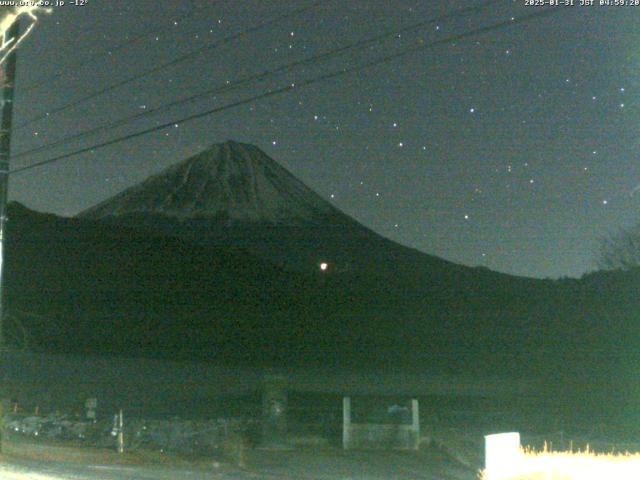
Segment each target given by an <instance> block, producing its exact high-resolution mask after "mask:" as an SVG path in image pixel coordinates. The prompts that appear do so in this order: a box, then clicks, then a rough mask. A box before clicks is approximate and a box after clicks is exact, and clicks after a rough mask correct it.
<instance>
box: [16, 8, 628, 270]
mask: <svg viewBox="0 0 640 480" xmlns="http://www.w3.org/2000/svg"><path fill="white" fill-rule="evenodd" d="M482 3H484V2H479V1H473V2H472V1H470V0H465V1H462V0H460V1H455V0H447V1H442V0H433V1H429V2H426V1H421V0H368V1H366V2H365V1H359V0H358V1H355V0H349V1H346V0H325V1H320V2H314V1H313V0H278V1H275V0H240V1H229V0H219V1H216V0H192V1H184V2H175V1H173V0H136V1H125V0H108V1H107V0H87V1H86V5H84V6H73V5H69V2H67V5H65V6H62V7H56V8H54V9H53V12H52V13H51V14H50V15H43V16H41V17H40V22H39V23H38V25H37V26H36V28H35V30H34V33H33V34H32V36H31V37H30V38H29V39H28V40H27V41H26V42H25V43H24V44H23V47H22V49H21V50H20V52H19V58H18V73H17V90H16V101H15V109H14V125H16V131H15V134H14V138H13V144H12V151H13V154H14V155H15V158H14V159H13V160H12V167H14V168H16V167H18V168H19V167H22V166H26V165H29V164H32V163H34V162H38V161H41V160H44V159H47V158H50V157H53V156H56V155H60V154H64V153H66V152H71V151H74V150H77V149H81V148H84V147H88V146H91V145H94V144H98V143H101V142H104V141H105V140H108V139H111V138H115V137H118V136H122V135H125V134H127V133H130V132H133V131H137V130H142V129H144V128H147V127H150V126H154V125H160V124H164V123H167V122H173V121H174V120H176V123H175V125H173V126H172V127H170V128H166V129H164V130H160V131H158V132H154V133H151V134H148V135H145V136H141V137H138V138H135V139H133V140H131V141H127V142H122V143H119V144H115V145H112V146H109V147H106V148H100V149H97V150H94V151H89V152H87V153H84V154H82V155H79V156H75V157H72V158H69V159H66V160H63V161H60V162H56V163H53V164H49V165H46V166H44V167H42V168H37V169H33V170H28V171H24V172H21V173H16V174H13V175H12V176H11V184H10V197H11V198H12V199H13V200H17V201H20V202H22V203H24V204H25V205H27V206H28V207H30V208H33V209H35V210H39V211H46V212H53V213H56V214H60V215H74V214H76V213H77V212H79V211H81V210H83V209H85V208H87V207H90V206H92V205H94V204H95V203H97V202H99V201H101V200H103V199H105V198H107V197H109V196H111V195H114V194H115V193H117V192H119V191H121V190H123V189H124V188H126V187H128V186H131V185H133V184H135V183H137V182H140V181H142V180H144V179H145V178H146V177H147V176H149V175H150V174H153V173H156V172H158V171H159V170H161V169H163V168H165V167H167V166H168V165H171V164H172V163H175V162H177V161H179V160H182V159H184V158H186V157H188V156H190V155H192V154H194V153H197V152H198V151H200V150H202V149H204V148H206V147H207V146H208V145H210V144H212V143H217V142H222V141H226V140H228V139H234V140H237V141H241V142H247V143H252V144H255V145H258V146H259V147H261V148H262V149H263V150H264V151H265V152H267V153H268V154H269V155H270V156H272V157H273V158H274V159H276V160H277V161H279V162H280V163H281V164H283V165H284V166H285V167H286V168H288V169H289V170H290V171H291V172H292V173H293V174H295V175H296V176H297V177H299V178H300V179H302V180H303V181H304V182H305V183H307V185H309V186H310V187H311V188H313V189H314V190H316V191H317V192H318V193H319V194H320V195H322V196H323V197H324V198H326V199H327V200H328V201H330V202H332V203H333V204H334V205H335V206H337V207H338V208H340V209H342V210H343V211H344V212H346V213H348V214H349V215H351V216H353V217H354V218H356V219H357V220H359V221H360V222H362V223H363V224H365V225H367V226H368V227H370V228H372V229H374V230H375V231H377V232H379V233H381V234H382V235H384V236H386V237H388V238H391V239H393V240H396V241H398V242H400V243H402V244H404V245H408V246H411V247H414V248H417V249H419V250H421V251H424V252H427V253H430V254H434V255H438V256H441V257H443V258H446V259H449V260H452V261H455V262H459V263H463V264H466V265H474V266H475V265H482V266H486V267H488V268H491V269H494V270H498V271H501V272H507V273H512V274H517V275H524V276H532V277H552V278H556V277H561V276H580V275H581V274H583V273H584V272H586V271H590V270H593V269H594V268H595V263H594V258H595V256H596V253H597V249H598V243H599V240H600V239H601V238H602V237H604V236H606V235H607V234H610V233H612V232H615V231H616V230H617V229H619V228H621V227H624V226H627V225H630V224H632V223H634V222H635V221H637V220H638V206H639V205H640V192H637V190H634V189H637V187H638V185H639V184H640V163H639V162H638V161H637V155H638V153H639V152H640V145H639V143H638V142H639V139H640V135H639V133H640V132H639V129H640V6H639V7H630V6H625V7H599V6H579V5H577V4H578V3H579V0H575V3H576V5H575V6H573V7H553V8H554V9H555V10H556V11H554V12H553V13H552V14H550V15H548V16H546V17H539V18H535V19H532V20H531V21H529V22H526V23H518V22H517V21H515V20H514V21H513V24H512V25H508V26H506V27H505V28H500V29H498V30H495V31H492V32H489V33H487V34H483V35H477V36H471V37H467V38H463V39H460V40H457V41H450V42H447V43H444V44H440V45H438V46H436V47H428V46H429V44H430V43H432V42H436V41H440V40H443V39H447V38H449V37H452V36H456V35H459V34H462V33H464V32H468V31H471V30H475V29H478V28H482V27H485V26H488V25H492V24H496V23H500V22H505V21H511V19H512V18H513V19H517V18H519V17H521V16H524V15H528V14H531V13H534V12H536V11H539V10H540V7H534V6H528V5H526V4H525V0H516V1H510V0H504V1H498V2H493V3H492V4H490V5H488V6H486V8H484V9H478V10H477V11H474V12H471V13H468V14H466V15H456V16H453V17H451V18H449V19H442V20H438V21H435V22H433V23H429V24H426V23H425V22H426V21H427V20H430V19H436V18H438V17H441V16H443V15H445V14H447V13H449V12H454V11H456V10H457V9H461V8H466V7H469V6H472V5H480V4H482ZM596 3H598V2H596ZM305 7H309V8H307V9H305ZM301 9H303V11H301V12H299V13H292V12H295V11H296V10H301ZM281 17H285V18H281ZM277 18H281V19H280V20H277V21H275V19H277ZM272 20H274V21H272ZM265 22H267V23H268V22H270V23H269V24H268V25H267V26H265V27H263V28H256V27H257V26H259V25H261V24H262V23H265ZM420 23H422V27H421V28H419V29H417V30H415V31H405V32H404V33H401V34H398V35H389V36H388V37H387V38H386V39H384V40H379V41H377V42H374V43H371V44H368V45H366V46H365V47H362V48H354V49H351V50H349V51H345V52H343V54H341V55H335V56H331V57H330V58H327V59H325V60H324V61H314V62H310V63H308V64H306V65H303V66H300V67H299V68H295V69H290V70H285V71H281V72H280V73H277V74H275V75H272V76H268V77H265V78H264V79H263V80H262V81H259V82H252V83H250V84H248V85H246V86H244V87H243V88H238V89H236V90H233V91H229V92H226V93H221V94H218V95H215V96H214V95H211V96H205V97H203V98H200V99H199V100H198V101H195V102H191V103H186V104H183V105H178V106H175V107H173V108H171V109H168V110H165V111H161V112H158V113H157V114H153V115H149V116H146V117H140V118H138V119H135V120H134V121H132V122H130V123H128V124H125V125H121V126H119V127H117V128H114V129H110V130H107V131H103V132H99V133H98V134H96V135H93V136H89V137H86V138H82V139H79V140H77V141H73V142H71V143H68V144H63V145H60V146H58V147H56V148H47V149H45V150H43V151H40V152H37V153H35V154H29V155H22V156H21V155H20V153H21V152H25V151H29V150H31V149H34V148H36V147H39V146H41V145H46V144H48V143H50V142H52V141H56V140H58V139H62V138H64V137H67V136H69V135H73V134H75V133H77V132H81V131H83V130H86V129H89V128H93V127H96V126H101V125H103V124H107V123H109V122H113V121H114V120H117V119H120V118H124V117H128V116H131V115H135V114H138V113H141V112H145V111H147V110H152V109H155V108H157V107H159V106H161V105H163V104H165V103H168V102H171V101H174V100H176V99H180V98H183V97H186V96H189V95H193V94H195V93H199V92H203V91H206V90H210V89H213V88H215V87H218V86H224V85H226V84H228V83H231V84H232V83H233V82H234V81H237V80H238V79H242V78H245V77H247V76H251V75H254V74H258V73H261V72H264V71H269V70H273V69H276V68H278V67H280V66H282V65H287V64H289V63H292V62H296V61H298V60H301V59H304V58H307V57H310V56H313V55H318V54H321V53H324V52H326V51H330V50H333V49H337V48H340V47H342V46H345V45H349V44H352V43H354V42H359V41H362V40H365V39H369V38H371V37H374V36H377V35H380V34H381V33H384V32H389V33H391V34H392V33H394V32H398V31H400V30H402V29H405V30H407V27H409V26H412V25H415V24H420ZM239 33H242V34H240V35H238V34H239ZM230 36H235V37H236V38H234V39H233V40H231V41H226V42H221V40H222V39H225V38H228V37H230ZM214 43H217V44H218V47H217V48H208V49H201V50H202V51H201V52H200V53H199V54H194V55H192V56H191V57H190V58H189V59H188V60H187V61H184V62H179V63H176V64H174V65H171V66H167V67H166V68H161V69H158V71H156V72H154V73H153V74H149V75H146V76H145V77H144V78H142V79H140V80H138V81H134V82H128V83H126V85H124V86H123V87H122V88H116V89H113V90H111V91H108V92H106V93H105V94H103V95H99V96H95V97H94V98H92V99H90V100H88V101H83V102H79V103H78V104H77V105H75V106H73V107H72V108H67V109H65V110H62V111H59V112H56V110H59V109H60V107H63V106H65V105H67V104H69V103H70V102H74V101H76V100H78V99H82V98H84V97H87V96H90V94H92V93H94V92H97V91H99V90H101V89H104V88H105V87H107V86H109V85H111V84H114V83H116V82H119V81H123V80H126V79H127V78H130V77H132V76H134V75H136V74H138V73H140V72H144V71H147V70H149V69H152V68H154V67H157V66H158V65H163V64H165V63H167V62H169V61H171V60H173V59H175V58H177V57H180V56H183V55H185V54H188V53H189V52H192V51H194V50H196V49H199V48H200V47H204V46H205V45H212V44H214ZM417 47H424V48H417ZM406 49H414V50H415V51H414V52H413V53H411V54H407V55H404V56H402V57H399V58H396V59H395V60H391V61H386V62H382V63H376V62H375V59H377V58H380V57H387V56H392V55H394V54H397V53H400V52H403V51H404V50H406ZM368 62H371V63H374V65H373V66H372V67H370V68H367V69H363V70H359V71H356V72H354V73H351V74H348V75H344V76H338V77H335V78H328V79H326V80H325V81H319V82H316V83H313V84H311V85H308V86H302V87H300V88H293V89H292V90H291V91H288V92H286V93H284V94H282V95H274V96H271V97H268V98H262V99H258V100H255V101H252V102H248V103H244V104H242V105H239V106H237V107H235V108H229V109H226V110H222V111H220V112H218V113H216V114H213V115H210V116H207V117H204V118H201V119H198V120H195V121H191V122H181V121H179V120H180V119H181V118H183V117H186V116H188V115H190V114H193V113H197V112H200V111H204V110H209V109H212V108H215V107H217V106H223V105H226V104H230V103H233V102H237V101H238V100H241V99H245V98H250V97H252V96H258V95H260V94H262V93H264V92H267V91H270V90H274V89H278V88H281V87H283V86H286V85H291V84H294V85H295V84H296V82H297V83H298V85H300V84H303V83H304V81H305V80H306V79H310V78H314V77H318V76H320V75H324V74H327V73H330V72H334V71H340V70H341V69H344V68H352V67H354V66H357V65H360V64H364V63H368ZM34 119H37V120H35V121H34ZM634 191H635V192H636V193H634Z"/></svg>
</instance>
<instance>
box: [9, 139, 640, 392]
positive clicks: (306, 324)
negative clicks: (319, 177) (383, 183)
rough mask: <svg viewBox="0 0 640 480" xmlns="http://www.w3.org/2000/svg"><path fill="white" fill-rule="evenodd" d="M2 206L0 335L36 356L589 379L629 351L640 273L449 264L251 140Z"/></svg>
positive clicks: (622, 367) (622, 366) (623, 365)
mask: <svg viewBox="0 0 640 480" xmlns="http://www.w3.org/2000/svg"><path fill="white" fill-rule="evenodd" d="M9 216H10V222H9V223H8V242H7V243H8V246H7V270H6V278H7V291H6V299H7V305H8V312H9V316H8V319H7V320H8V327H7V328H8V335H7V336H8V338H9V339H10V340H12V341H15V342H16V343H26V344H27V345H28V348H30V349H33V350H44V351H51V352H76V353H91V354H107V355H127V356H148V357H158V358H172V359H176V358H182V359H190V360H193V359H199V360H208V361H214V362H219V363H227V364H244V365H255V366H267V365H292V364H296V365H302V364H323V365H334V366H335V367H336V368H340V367H367V368H371V367H387V366H390V365H395V366H400V365H402V366H406V367H410V368H418V369H426V370H433V371H436V370H438V371H447V372H474V371H478V372H511V373H522V372H527V374H531V375H534V374H541V375H549V374H553V375H562V372H572V373H574V372H578V371H583V372H586V371H588V372H589V374H590V375H592V374H593V375H600V377H601V378H602V379H606V378H607V376H608V374H609V373H610V372H611V371H612V370H614V369H615V370H616V371H617V372H619V373H620V374H621V375H622V374H623V373H624V372H628V373H629V375H632V373H633V372H632V371H631V370H630V367H628V365H630V362H629V360H630V359H634V358H635V357H637V356H638V353H637V351H638V350H639V349H638V348H637V344H638V341H637V339H638V338H640V337H638V334H639V333H640V329H639V328H638V325H637V324H638V322H637V312H638V311H639V309H638V307H639V306H640V302H639V300H638V298H637V297H638V295H637V291H638V288H637V287H638V285H639V283H640V282H639V278H640V275H638V272H633V271H631V272H624V273H623V272H617V273H615V272H612V273H599V274H593V275H589V276H587V277H585V278H583V279H581V280H563V281H551V280H535V279H526V278H518V277H513V276H508V275H504V274H500V273H496V272H492V271H490V270H488V269H484V268H471V267H465V266H461V265H456V264H453V263H451V262H448V261H445V260H443V259H440V258H437V257H433V256H430V255H427V254H424V253H421V252H418V251H416V250H413V249H410V248H407V247H404V246H401V245H399V244H397V243H394V242H392V241H390V240H388V239H385V238H383V237H381V236H379V235H377V234H376V233H374V232H373V231H371V230H369V229H368V228H366V227H365V226H363V225H361V224H359V223H358V222H357V221H355V220H354V219H352V218H350V217H349V216H347V215H345V214H344V213H342V212H340V211H339V210H338V209H336V208H335V207H333V206H332V205H331V204H329V203H328V202H326V201H325V200H324V199H322V198H321V197H320V196H319V195H317V194H316V193H314V192H313V191H312V190H311V189H309V188H308V187H307V186H305V185H304V184H303V183H302V182H301V181H299V180H298V179H296V178H295V177H294V176H293V175H291V174H290V173H289V172H288V171H286V170H285V169H284V168H283V167H281V166H279V165H278V164H277V163H276V162H275V161H274V160H272V159H271V158H269V157H268V156H267V155H266V154H264V153H263V152H262V151H261V150H259V149H258V148H257V147H254V146H251V145H245V144H240V143H235V142H227V143H224V144H219V145H214V146H212V147H211V148H210V149H208V150H206V151H204V152H202V153H200V154H198V155H196V156H194V157H192V158H190V159H187V160H185V161H183V162H181V163H178V164H176V165H174V166H172V167H170V168H168V169H166V170H165V171H163V172H160V173H159V174H158V175H155V176H152V177H150V178H149V179H148V180H146V181H144V182H142V183H140V184H138V185H136V186H133V187H131V188H129V189H127V190H125V191H124V192H122V193H120V194H118V195H116V196H115V197H113V198H111V199H108V200H106V201H105V202H102V203H101V204H99V205H97V206H95V207H93V208H90V209H88V210H86V211H85V212H82V213H81V214H80V215H78V216H77V217H75V218H62V217H57V216H54V215H49V214H42V213H37V212H34V211H31V210H29V209H27V208H25V207H23V206H21V205H19V204H11V205H10V209H9ZM321 262H325V263H327V269H326V270H321V269H320V268H319V264H320V263H321ZM631 363H633V362H631ZM636 363H637V362H636Z"/></svg>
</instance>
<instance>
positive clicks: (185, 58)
mask: <svg viewBox="0 0 640 480" xmlns="http://www.w3.org/2000/svg"><path fill="white" fill-rule="evenodd" d="M326 1H328V0H316V1H315V2H314V3H313V4H311V5H310V6H307V7H303V8H299V9H297V10H294V11H293V12H291V13H287V14H284V15H280V16H278V17H276V18H273V19H271V20H267V21H265V22H262V23H260V24H258V25H256V26H255V27H251V28H249V29H247V30H243V31H242V32H238V33H235V34H233V35H230V36H228V37H225V38H223V39H222V40H218V41H216V42H213V43H210V44H207V45H204V46H202V47H199V48H196V49H195V50H192V51H190V52H188V53H186V54H184V55H180V56H179V57H176V58H174V59H173V60H170V61H168V62H165V63H163V64H160V65H156V66H155V67H152V68H149V69H147V70H145V71H143V72H141V73H139V74H136V75H133V76H131V77H128V78H125V79H124V80H120V81H119V82H116V83H114V84H111V85H109V86H107V87H104V88H101V89H100V90H96V91H94V92H92V93H90V94H88V95H85V96H84V97H80V98H79V99H77V100H74V101H72V102H70V103H67V104H66V105H62V106H61V107H58V108H54V109H53V110H49V111H48V112H45V113H42V114H40V115H37V116H36V117H34V118H32V119H30V120H27V121H26V122H24V123H22V124H20V125H18V126H17V127H16V130H19V129H22V128H25V127H27V126H29V125H31V124H33V123H35V122H37V121H39V120H42V119H44V118H49V117H50V116H51V115H54V114H56V113H60V112H63V111H65V110H68V109H70V108H73V107H77V106H78V105H81V104H83V103H85V102H87V101H88V100H92V99H94V98H96V97H99V96H101V95H104V94H105V93H108V92H111V91H113V90H115V89H117V88H120V87H123V86H125V85H128V84H130V83H133V82H137V81H138V80H141V79H143V78H145V77H148V76H149V75H153V74H154V73H157V72H159V71H161V70H164V69H165V68H168V67H173V66H175V65H178V64H180V63H183V62H186V61H188V60H191V59H193V58H195V57H197V56H198V55H200V54H201V53H202V52H205V51H207V50H214V49H216V48H218V47H220V46H222V45H225V44H227V43H229V42H231V41H233V40H236V39H238V38H241V37H244V36H245V35H249V34H251V33H254V32H257V31H258V30H261V29H263V28H265V27H268V26H270V25H273V24H275V23H278V22H281V21H282V20H286V19H288V18H291V17H294V16H296V15H299V14H300V13H303V12H306V11H307V10H311V9H312V8H315V7H317V6H318V5H320V4H322V3H324V2H326Z"/></svg>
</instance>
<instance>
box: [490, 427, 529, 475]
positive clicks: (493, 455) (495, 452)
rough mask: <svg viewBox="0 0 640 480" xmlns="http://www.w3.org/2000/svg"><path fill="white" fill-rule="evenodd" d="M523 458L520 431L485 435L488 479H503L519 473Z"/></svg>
mask: <svg viewBox="0 0 640 480" xmlns="http://www.w3.org/2000/svg"><path fill="white" fill-rule="evenodd" d="M521 459H522V451H521V449H520V434H519V433H518V432H510V433H497V434H494V435H486V436H485V437H484V464H485V473H484V475H485V476H484V477H483V478H486V479H487V480H502V479H506V478H510V477H512V476H513V475H516V474H517V473H518V468H519V467H520V463H521Z"/></svg>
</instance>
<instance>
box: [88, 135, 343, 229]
mask: <svg viewBox="0 0 640 480" xmlns="http://www.w3.org/2000/svg"><path fill="white" fill-rule="evenodd" d="M336 212H337V210H336V209H334V207H333V206H331V204H329V203H328V202H327V201H325V200H324V199H322V198H321V197H320V196H319V195H318V194H316V193H315V192H314V191H313V190H311V189H310V188H309V187H307V186H306V185H305V184H304V183H302V182H301V181H300V180H298V179H297V178H296V177H294V176H293V175H292V174H291V173H289V171H287V170H286V169H285V168H283V167H282V166H280V165H279V164H278V163H277V162H275V161H274V160H273V159H271V158H270V157H269V156H268V155H266V154H265V153H264V152H263V151H262V150H260V149H259V148H258V147H256V146H253V145H249V144H243V143H237V142H233V141H228V142H225V143H221V144H215V145H212V146H211V147H210V148H208V149H207V150H205V151H203V152H201V153H199V154H197V155H195V156H193V157H191V158H189V159H187V160H184V161H182V162H180V163H177V164H175V165H172V166H171V167H169V168H167V169H165V170H164V171H162V172H160V173H159V174H157V175H154V176H151V177H149V178H148V179H147V180H145V181H144V182H142V183H140V184H138V185H135V186H133V187H131V188H128V189H127V190H124V191H123V192H121V193H120V194H118V195H116V196H114V197H112V198H110V199H107V200H106V201H104V202H102V203H100V204H98V205H96V206H95V207H92V208H90V209H88V210H85V211H84V212H82V213H81V214H80V215H79V216H80V217H83V218H92V219H99V218H104V217H119V216H124V215H130V214H158V215H163V216H167V217H172V218H175V219H192V218H218V219H224V221H225V222H228V223H254V222H265V223H272V224H296V223H307V222H312V223H313V222H314V220H315V219H318V218H322V217H325V216H327V215H332V214H335V213H336Z"/></svg>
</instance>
